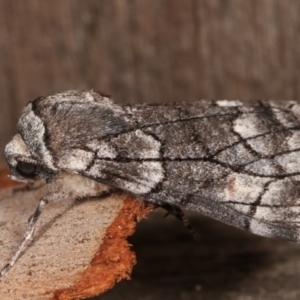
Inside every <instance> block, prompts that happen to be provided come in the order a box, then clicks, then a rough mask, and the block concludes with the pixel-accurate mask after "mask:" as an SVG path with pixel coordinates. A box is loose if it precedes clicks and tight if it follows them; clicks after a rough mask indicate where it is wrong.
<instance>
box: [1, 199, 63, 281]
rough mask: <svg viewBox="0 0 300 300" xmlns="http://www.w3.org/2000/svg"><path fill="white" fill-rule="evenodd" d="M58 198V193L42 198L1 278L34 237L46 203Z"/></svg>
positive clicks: (2, 271) (2, 270)
mask: <svg viewBox="0 0 300 300" xmlns="http://www.w3.org/2000/svg"><path fill="white" fill-rule="evenodd" d="M56 198H57V194H51V195H47V196H45V197H43V198H41V199H40V203H39V205H38V207H37V208H36V210H35V212H34V213H33V214H32V215H31V216H30V218H29V219H28V225H27V228H26V231H25V234H24V236H23V238H22V240H21V242H20V244H19V246H18V249H17V250H16V251H15V253H14V255H13V256H12V257H11V259H10V261H9V262H8V263H7V264H6V265H5V266H4V267H3V268H2V269H1V271H0V278H1V277H2V276H3V275H4V274H5V273H6V272H7V271H8V270H9V269H10V268H11V267H12V266H13V265H14V264H15V262H16V261H17V260H18V258H19V257H20V255H21V253H22V252H23V250H24V248H25V246H26V244H27V243H28V241H29V240H30V239H31V238H32V235H33V233H34V230H35V227H36V223H37V221H38V219H39V216H40V215H41V213H42V211H43V209H44V207H45V206H46V204H48V203H49V202H51V200H53V199H56Z"/></svg>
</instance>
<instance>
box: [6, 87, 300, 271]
mask: <svg viewBox="0 0 300 300" xmlns="http://www.w3.org/2000/svg"><path fill="white" fill-rule="evenodd" d="M17 130H18V133H17V134H16V135H15V136H14V137H13V139H12V141H11V142H10V143H9V144H8V145H7V146H6V148H5V155H6V159H7V163H8V166H9V169H10V176H11V178H12V179H15V180H18V181H24V182H31V181H35V180H36V179H41V180H43V181H44V182H45V183H46V184H48V186H49V194H48V195H47V196H45V197H43V198H42V199H40V203H39V206H38V207H37V209H36V211H35V212H34V213H33V215H32V216H31V217H30V218H29V221H28V227H27V229H26V232H25V235H24V237H23V240H22V242H21V244H20V245H19V247H18V249H17V251H16V252H15V254H14V255H13V257H12V259H11V260H10V261H9V262H8V264H7V265H6V266H5V267H4V268H3V269H2V271H1V273H0V274H1V276H2V275H3V274H4V273H5V272H6V271H7V270H8V269H9V268H10V267H11V266H13V264H14V263H15V262H16V260H17V259H18V257H19V255H20V253H21V252H22V251H23V249H24V247H25V245H26V242H27V241H28V240H29V239H30V238H31V237H32V235H33V232H34V229H35V225H36V222H37V220H38V218H39V216H40V214H41V212H42V210H43V209H44V207H45V206H46V205H47V203H49V202H51V201H55V200H64V199H66V198H68V197H70V196H71V197H73V198H74V199H76V198H88V197H92V196H99V195H102V194H103V193H105V192H108V191H113V190H115V189H117V190H123V191H125V192H128V193H131V194H133V195H136V196H137V198H138V199H141V200H143V201H147V202H150V203H153V204H158V205H164V204H166V205H172V206H174V207H182V208H185V209H188V210H193V211H197V212H200V213H202V214H204V215H207V216H210V217H212V218H215V219H217V220H220V221H222V222H225V223H227V224H230V225H233V226H236V227H239V228H242V229H245V230H248V231H251V232H253V233H255V234H259V235H262V236H266V237H273V238H280V239H284V240H289V241H294V242H298V241H299V240H300V238H299V233H300V228H299V222H300V216H299V215H300V103H298V102H295V101H287V102H278V101H277V102H276V101H270V102H267V101H254V102H240V101H227V100H222V101H205V100H202V101H197V102H192V103H185V102H183V103H180V104H133V105H118V104H115V103H114V102H113V101H112V100H111V99H110V98H109V97H108V96H105V95H103V94H101V93H98V92H94V91H65V92H62V93H58V94H55V95H51V96H47V97H40V98H37V99H35V100H33V101H32V102H30V103H29V104H28V105H27V106H26V107H25V109H24V111H23V113H22V115H21V117H20V119H19V122H18V125H17Z"/></svg>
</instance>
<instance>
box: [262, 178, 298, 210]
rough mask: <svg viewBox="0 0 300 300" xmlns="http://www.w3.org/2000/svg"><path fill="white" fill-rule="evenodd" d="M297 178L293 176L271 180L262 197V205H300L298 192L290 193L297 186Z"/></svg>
mask: <svg viewBox="0 0 300 300" xmlns="http://www.w3.org/2000/svg"><path fill="white" fill-rule="evenodd" d="M295 180H296V178H295V177H294V176H293V178H284V179H281V180H276V181H274V182H271V183H270V185H269V186H268V189H267V190H266V192H265V193H264V195H263V196H262V198H261V205H269V206H272V205H276V206H278V205H282V206H293V205H300V197H299V196H298V195H296V193H297V192H296V191H295V192H293V193H290V191H292V189H293V188H295V186H297V183H296V181H295ZM298 180H299V179H298ZM299 192H300V191H299ZM299 192H298V193H299Z"/></svg>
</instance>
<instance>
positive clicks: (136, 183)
mask: <svg viewBox="0 0 300 300" xmlns="http://www.w3.org/2000/svg"><path fill="white" fill-rule="evenodd" d="M137 171H138V172H139V177H138V178H137V177H134V178H133V180H132V181H130V174H128V175H129V177H128V179H129V180H126V181H123V182H122V186H124V189H125V190H127V191H129V192H132V193H134V194H147V193H149V192H150V191H151V190H152V189H154V188H155V187H156V185H157V184H158V183H159V182H161V181H162V180H163V177H164V172H163V168H162V165H161V163H160V162H153V161H152V162H143V163H141V164H140V166H139V167H138V170H137Z"/></svg>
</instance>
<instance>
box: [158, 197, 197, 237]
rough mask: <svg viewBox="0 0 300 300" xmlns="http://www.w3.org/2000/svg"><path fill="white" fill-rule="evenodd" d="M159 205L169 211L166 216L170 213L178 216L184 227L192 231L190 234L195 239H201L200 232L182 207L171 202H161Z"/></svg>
mask: <svg viewBox="0 0 300 300" xmlns="http://www.w3.org/2000/svg"><path fill="white" fill-rule="evenodd" d="M158 207H161V208H163V209H165V210H166V211H167V213H166V214H165V215H164V217H166V216H168V215H173V216H174V217H175V218H177V219H178V220H179V221H181V222H182V223H183V225H184V227H186V228H187V229H188V231H189V232H190V234H191V235H192V236H193V238H194V240H195V241H200V240H201V238H200V235H199V233H198V232H197V230H196V229H195V228H194V227H193V226H192V224H191V223H190V221H189V220H188V218H187V217H186V216H185V214H184V213H183V211H182V210H181V208H179V207H178V206H175V205H171V204H169V203H159V204H158Z"/></svg>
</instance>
